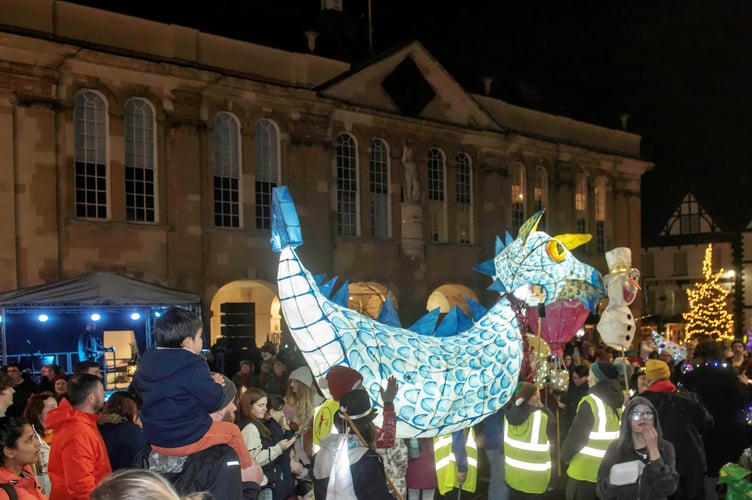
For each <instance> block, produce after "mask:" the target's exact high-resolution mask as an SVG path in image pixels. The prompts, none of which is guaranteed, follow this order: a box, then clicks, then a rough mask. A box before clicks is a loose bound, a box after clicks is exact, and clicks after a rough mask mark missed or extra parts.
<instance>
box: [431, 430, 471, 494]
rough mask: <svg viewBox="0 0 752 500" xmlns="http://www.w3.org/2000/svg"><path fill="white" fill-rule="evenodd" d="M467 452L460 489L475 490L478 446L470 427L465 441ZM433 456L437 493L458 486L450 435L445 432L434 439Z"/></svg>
mask: <svg viewBox="0 0 752 500" xmlns="http://www.w3.org/2000/svg"><path fill="white" fill-rule="evenodd" d="M465 451H466V452H467V475H466V476H465V482H463V483H462V489H463V490H465V491H469V492H471V493H474V492H475V488H476V486H477V484H478V447H477V446H476V445H475V431H473V429H470V433H469V435H468V436H467V440H466V442H465ZM433 457H434V460H435V462H436V479H437V483H438V488H439V493H441V494H442V495H444V494H446V493H447V492H448V491H451V490H452V489H453V488H457V487H458V486H460V484H459V482H458V481H457V460H456V459H455V457H454V453H452V435H451V434H447V435H444V436H439V437H437V438H435V439H434V444H433Z"/></svg>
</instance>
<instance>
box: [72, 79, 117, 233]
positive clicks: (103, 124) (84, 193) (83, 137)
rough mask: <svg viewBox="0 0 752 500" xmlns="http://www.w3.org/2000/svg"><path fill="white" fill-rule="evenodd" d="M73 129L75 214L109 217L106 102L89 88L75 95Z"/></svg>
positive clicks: (84, 216)
mask: <svg viewBox="0 0 752 500" xmlns="http://www.w3.org/2000/svg"><path fill="white" fill-rule="evenodd" d="M73 126H74V129H75V172H74V175H75V186H76V195H75V200H76V201H75V209H76V217H82V218H86V219H107V218H109V209H108V207H109V179H108V173H109V172H108V168H107V142H108V134H107V103H106V102H105V100H104V98H103V97H102V96H101V95H99V94H98V93H97V92H94V91H93V90H82V91H81V92H79V93H78V94H76V97H75V102H74V109H73Z"/></svg>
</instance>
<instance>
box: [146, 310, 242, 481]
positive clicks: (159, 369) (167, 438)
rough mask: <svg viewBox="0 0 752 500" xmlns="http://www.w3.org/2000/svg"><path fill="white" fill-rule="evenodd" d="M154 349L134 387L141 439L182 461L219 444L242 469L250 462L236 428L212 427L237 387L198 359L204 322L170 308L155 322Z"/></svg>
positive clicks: (228, 425) (224, 424)
mask: <svg viewBox="0 0 752 500" xmlns="http://www.w3.org/2000/svg"><path fill="white" fill-rule="evenodd" d="M153 336H154V341H155V343H156V345H157V346H158V348H157V349H149V350H147V351H146V352H145V353H144V354H143V355H142V356H141V361H140V362H139V365H138V370H137V371H136V374H135V375H134V377H133V382H132V387H133V389H134V391H135V392H136V394H138V395H139V397H140V398H141V400H142V401H143V412H142V414H141V422H142V424H143V431H144V437H146V441H147V442H149V443H150V444H151V445H152V448H153V449H154V451H156V452H158V453H160V454H162V455H168V456H186V455H191V454H194V453H196V452H199V451H202V450H206V449H207V448H210V447H212V446H215V445H218V444H226V445H229V446H230V447H232V449H233V450H235V452H236V453H237V454H238V457H239V458H240V465H241V468H242V469H248V468H250V467H251V465H252V464H253V459H252V458H251V455H250V453H248V448H246V446H245V444H244V443H243V437H242V435H241V434H240V429H238V426H236V425H235V424H233V423H231V422H218V421H213V420H212V418H211V417H210V413H212V412H215V411H217V410H220V409H222V408H223V406H222V405H224V404H225V402H226V401H227V400H228V399H229V398H230V397H231V396H232V397H233V398H234V394H232V391H235V384H233V383H232V381H231V380H229V379H228V378H227V377H225V376H224V375H221V374H219V373H211V372H210V371H209V366H208V365H207V364H206V360H205V359H204V357H203V356H201V350H202V348H203V322H202V321H201V317H200V316H198V315H197V314H195V313H193V312H191V311H189V310H187V309H184V308H181V307H170V308H169V309H167V310H166V311H165V312H164V313H162V315H161V316H160V317H159V318H157V320H156V321H155V322H154V329H153Z"/></svg>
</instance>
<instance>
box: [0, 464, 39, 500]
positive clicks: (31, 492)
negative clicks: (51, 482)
mask: <svg viewBox="0 0 752 500" xmlns="http://www.w3.org/2000/svg"><path fill="white" fill-rule="evenodd" d="M0 483H3V484H10V485H12V486H13V488H14V489H15V490H16V495H18V500H47V495H45V494H44V490H43V489H42V485H40V484H39V483H38V482H37V481H36V479H34V473H33V472H31V466H30V465H27V466H25V467H24V468H23V472H22V473H21V475H20V476H19V475H18V474H16V473H15V472H13V471H12V470H10V469H6V468H5V467H0ZM2 494H3V495H4V493H2Z"/></svg>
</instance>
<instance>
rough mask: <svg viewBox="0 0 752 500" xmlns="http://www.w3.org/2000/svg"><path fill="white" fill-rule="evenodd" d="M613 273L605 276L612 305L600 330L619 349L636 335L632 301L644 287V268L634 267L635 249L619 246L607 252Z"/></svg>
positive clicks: (604, 280)
mask: <svg viewBox="0 0 752 500" xmlns="http://www.w3.org/2000/svg"><path fill="white" fill-rule="evenodd" d="M606 262H607V263H608V271H609V273H608V274H607V275H606V276H604V277H603V284H604V285H605V287H606V292H607V293H608V306H607V307H606V309H605V310H604V311H603V314H601V320H600V321H599V322H598V332H599V333H600V335H601V338H602V339H603V341H604V342H605V343H606V344H607V345H609V346H610V347H613V348H615V349H626V348H628V347H629V345H630V344H631V343H632V340H634V336H635V322H634V316H632V311H630V309H629V305H630V304H631V303H632V302H634V300H635V298H636V297H637V292H638V291H639V290H640V271H639V270H638V269H635V268H633V267H632V251H631V250H630V249H629V248H626V247H618V248H614V249H613V250H609V251H608V252H606Z"/></svg>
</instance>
